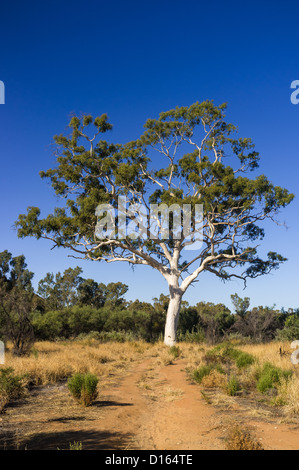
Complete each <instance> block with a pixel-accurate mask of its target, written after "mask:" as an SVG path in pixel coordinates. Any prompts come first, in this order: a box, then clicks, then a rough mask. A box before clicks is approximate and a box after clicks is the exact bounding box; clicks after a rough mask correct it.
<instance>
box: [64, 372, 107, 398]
mask: <svg viewBox="0 0 299 470" xmlns="http://www.w3.org/2000/svg"><path fill="white" fill-rule="evenodd" d="M98 381H99V379H98V378H97V376H96V375H93V374H79V373H78V374H74V375H73V376H72V377H71V378H70V379H69V380H68V389H69V391H70V392H71V394H72V395H73V397H74V398H75V399H76V400H77V401H78V402H79V403H81V404H82V405H84V406H89V405H91V404H92V402H93V401H94V400H95V399H96V397H97V396H98V392H97V385H98Z"/></svg>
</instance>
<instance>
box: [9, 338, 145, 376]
mask: <svg viewBox="0 0 299 470" xmlns="http://www.w3.org/2000/svg"><path fill="white" fill-rule="evenodd" d="M148 347H149V345H147V344H145V343H141V342H140V343H107V344H94V345H90V344H85V343H84V342H75V341H74V342H67V343H60V342H57V343H51V342H38V343H36V344H35V346H34V354H31V355H30V356H28V357H16V356H13V355H12V353H11V352H10V350H9V349H8V350H7V352H6V355H5V367H12V368H13V369H14V370H15V372H16V374H28V376H29V379H30V381H32V382H33V383H34V384H38V385H46V384H50V383H55V382H58V381H60V380H63V379H65V378H67V377H69V376H70V375H72V374H73V373H76V372H80V373H86V372H90V373H92V374H95V375H97V376H99V377H103V378H104V377H108V376H111V375H114V374H115V373H118V374H119V373H121V372H122V371H125V369H126V366H127V364H128V363H130V362H133V361H137V360H139V359H140V358H142V357H143V355H144V353H145V352H146V351H147V349H148ZM3 367H4V366H3Z"/></svg>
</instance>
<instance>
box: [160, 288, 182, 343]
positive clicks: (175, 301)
mask: <svg viewBox="0 0 299 470" xmlns="http://www.w3.org/2000/svg"><path fill="white" fill-rule="evenodd" d="M181 300H182V293H181V292H177V289H172V288H171V286H170V301H169V305H168V310H167V317H166V323H165V335H164V343H165V344H166V345H167V346H173V345H174V344H175V343H176V332H177V327H178V322H179V315H180V308H181Z"/></svg>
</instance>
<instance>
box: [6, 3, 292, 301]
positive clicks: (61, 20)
mask: <svg viewBox="0 0 299 470" xmlns="http://www.w3.org/2000/svg"><path fill="white" fill-rule="evenodd" d="M298 18H299V4H298V2H297V1H284V2H270V1H267V0H264V1H263V2H261V1H250V2H239V1H238V2H237V1H227V2H223V1H221V2H220V1H217V0H216V1H214V2H210V3H209V2H203V1H200V0H197V1H191V0H185V1H177V0H172V1H168V0H167V1H166V0H160V1H156V0H154V1H151V2H141V1H130V0H128V1H126V2H124V1H113V0H112V1H110V2H104V1H101V0H97V1H95V0H94V1H90V0H86V1H85V2H79V1H77V0H72V1H69V0H62V1H61V0H60V1H57V0H52V1H47V0H45V1H44V2H40V1H39V2H37V1H30V0H29V1H27V2H23V1H15V2H5V3H4V2H2V4H1V7H0V44H1V49H0V80H2V81H3V82H4V83H5V86H6V103H5V105H0V156H1V173H0V184H1V200H0V208H1V231H0V251H2V250H4V249H8V250H9V251H11V252H12V253H13V255H14V256H16V255H19V254H21V253H23V254H24V255H25V256H26V259H27V263H28V267H29V268H30V269H31V270H32V271H34V272H35V283H36V284H37V282H38V280H39V279H40V278H41V277H43V276H44V275H45V274H46V272H48V271H51V272H57V271H62V270H64V269H65V268H67V267H69V266H73V267H74V266H76V265H77V264H78V263H79V262H78V261H76V260H72V259H70V258H68V257H67V254H68V253H67V252H66V251H65V250H60V251H57V250H53V251H51V250H50V247H51V245H50V244H49V243H48V242H47V241H44V240H40V241H36V240H35V239H25V240H19V239H18V238H17V235H16V232H15V231H14V230H13V228H12V226H13V223H14V221H15V220H16V219H17V217H18V214H20V213H24V212H26V208H27V207H28V206H30V205H33V206H39V207H41V208H42V211H43V212H42V213H43V214H44V215H46V214H47V213H49V212H51V210H52V208H53V206H54V205H55V204H56V199H55V197H54V196H53V193H52V190H51V188H50V187H49V186H48V184H47V183H46V182H45V181H42V180H41V179H40V178H39V175H38V173H39V171H40V170H42V169H47V168H49V167H51V166H52V165H53V162H54V158H53V156H52V150H51V146H50V144H51V143H52V138H53V135H54V134H56V133H60V132H64V130H65V127H66V124H67V121H68V117H69V115H70V113H71V112H86V113H91V114H94V115H99V114H102V113H104V112H106V113H107V114H108V115H109V118H110V121H111V122H112V123H113V125H114V130H113V132H112V134H111V136H110V138H111V139H113V140H114V141H116V142H125V141H128V140H130V139H135V138H137V137H138V136H139V135H140V134H141V132H142V125H143V123H144V121H145V120H146V119H147V118H148V117H152V118H155V117H157V116H158V114H159V112H161V111H166V110H168V109H171V108H173V107H175V106H176V105H178V106H185V105H190V104H192V103H193V102H195V101H203V100H205V99H213V100H214V101H215V104H220V103H223V102H227V103H228V113H227V118H228V120H229V121H231V122H233V123H235V124H237V125H238V126H239V130H240V135H241V136H243V137H251V138H252V139H253V141H254V143H255V144H256V148H257V150H258V151H259V152H260V153H261V156H262V160H261V166H260V172H261V173H265V174H266V175H267V176H268V177H269V178H270V179H271V180H272V181H273V182H274V183H275V184H279V185H282V186H285V187H287V188H288V189H289V190H290V191H292V192H294V193H295V194H296V193H297V188H298V173H299V158H298V157H299V155H298V143H299V132H298V131H299V105H297V106H295V105H292V104H291V101H290V95H291V89H290V84H291V82H292V81H293V80H296V79H299V59H298V44H299V27H298V26H299V25H298V21H299V20H298ZM298 209H299V199H298V198H296V200H295V201H294V202H293V203H292V204H291V206H290V207H289V208H288V209H287V210H285V211H284V212H283V214H282V216H281V220H282V221H286V223H287V225H288V226H289V229H288V230H285V229H284V228H279V227H276V226H272V227H271V226H270V227H269V229H268V232H267V233H268V236H267V237H266V239H265V241H264V243H265V249H266V250H268V249H269V250H273V251H278V252H279V253H281V254H283V255H284V256H286V257H287V258H289V261H288V262H287V263H285V265H284V266H283V267H282V268H280V270H279V271H276V272H274V273H273V274H272V275H270V276H267V277H264V278H259V279H257V280H252V281H249V282H248V287H247V289H246V290H245V291H243V285H242V283H241V282H238V281H234V282H231V283H228V284H223V283H221V282H220V281H219V280H218V279H216V278H214V277H213V276H212V275H204V276H202V277H200V278H199V280H200V282H198V283H197V284H196V285H195V287H194V288H192V287H191V288H190V289H189V291H188V292H187V294H186V296H185V299H186V300H188V301H189V302H190V303H196V302H198V301H200V300H205V301H212V302H223V303H225V304H227V305H228V306H230V305H231V304H230V294H232V293H235V292H237V293H238V294H239V295H242V296H243V295H246V296H249V297H250V298H251V300H252V305H262V304H263V305H273V304H274V303H275V304H276V305H277V306H278V307H282V306H284V307H285V308H287V307H298V306H299V298H298V254H299V249H298V232H299V221H298V214H299V210H298ZM80 265H81V266H82V268H83V270H84V275H85V276H86V277H92V278H94V279H96V280H97V281H99V282H110V281H116V280H120V281H122V282H126V283H127V284H128V285H129V287H130V290H129V293H128V298H129V299H134V298H136V297H138V298H139V299H141V300H145V301H150V300H151V299H152V297H154V296H159V294H160V293H161V292H164V293H167V286H166V284H165V283H164V281H163V279H162V278H160V275H159V274H158V273H157V274H156V273H155V272H153V271H152V270H151V269H150V268H146V267H144V268H143V267H142V268H139V269H136V270H135V271H132V269H130V268H129V267H128V266H123V265H121V266H119V265H115V264H114V265H113V264H110V265H103V264H96V263H91V262H87V261H82V263H81V264H80Z"/></svg>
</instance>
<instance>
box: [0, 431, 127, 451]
mask: <svg viewBox="0 0 299 470" xmlns="http://www.w3.org/2000/svg"><path fill="white" fill-rule="evenodd" d="M6 438H7V440H6V444H5V446H4V448H5V449H7V450H15V449H16V448H17V449H19V450H25V449H26V450H70V444H74V442H76V443H82V449H83V450H125V449H127V448H128V447H129V445H130V443H132V436H131V435H129V434H119V433H112V432H99V431H93V430H90V431H84V430H83V431H66V432H52V433H38V434H33V435H32V436H30V437H29V438H27V439H25V440H22V442H21V443H19V444H18V445H16V443H13V439H12V438H13V436H12V435H10V436H8V435H7V436H6ZM1 447H2V446H1ZM2 448H3V447H2Z"/></svg>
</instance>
